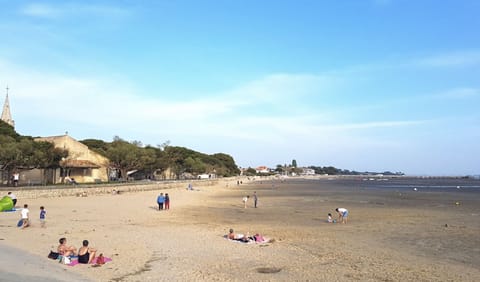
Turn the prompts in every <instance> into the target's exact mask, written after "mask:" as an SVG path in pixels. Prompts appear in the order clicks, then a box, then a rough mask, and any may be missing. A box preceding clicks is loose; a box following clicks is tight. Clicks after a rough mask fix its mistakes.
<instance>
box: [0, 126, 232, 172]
mask: <svg viewBox="0 0 480 282" xmlns="http://www.w3.org/2000/svg"><path fill="white" fill-rule="evenodd" d="M80 142H81V143H83V144H85V145H87V146H88V148H89V149H91V150H92V151H95V152H97V153H99V154H101V155H103V156H105V157H107V158H108V159H109V161H110V164H109V165H110V167H111V168H113V169H117V170H119V171H120V174H121V175H122V176H126V175H127V172H128V171H132V170H140V171H143V173H144V174H145V175H146V176H151V175H153V174H154V173H155V172H158V171H165V170H167V169H170V170H171V171H172V173H173V174H174V175H175V176H176V178H180V177H181V176H182V175H184V174H191V175H198V174H203V173H214V174H216V175H217V176H225V177H226V176H233V175H238V174H239V169H238V167H237V165H236V164H235V161H234V159H233V157H231V156H230V155H227V154H224V153H217V154H213V155H207V154H204V153H200V152H196V151H193V150H190V149H188V148H184V147H177V146H170V145H169V142H166V143H164V144H162V145H158V146H156V147H154V146H150V145H146V146H143V145H142V143H141V142H139V141H133V142H128V141H125V140H123V139H121V138H120V137H114V139H113V141H112V142H105V141H102V140H97V139H87V140H82V141H80ZM67 156H68V151H66V150H63V149H60V148H55V147H54V145H53V144H52V143H50V142H45V141H41V142H40V141H35V140H34V138H33V137H31V136H22V135H20V134H18V133H17V132H16V131H15V130H14V128H13V127H12V126H10V125H9V124H7V123H5V122H3V121H1V120H0V171H1V172H2V176H3V177H4V179H3V180H5V178H6V179H7V180H8V181H10V179H11V175H12V173H13V172H14V171H16V170H19V169H34V168H60V167H61V166H60V162H61V160H62V158H65V157H67Z"/></svg>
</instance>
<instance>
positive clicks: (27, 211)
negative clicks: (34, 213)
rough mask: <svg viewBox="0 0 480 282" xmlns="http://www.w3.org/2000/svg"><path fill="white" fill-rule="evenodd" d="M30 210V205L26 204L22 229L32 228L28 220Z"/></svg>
mask: <svg viewBox="0 0 480 282" xmlns="http://www.w3.org/2000/svg"><path fill="white" fill-rule="evenodd" d="M29 212H30V211H29V210H28V205H27V204H25V205H23V209H22V229H24V228H26V227H28V226H30V222H29V218H28V214H29Z"/></svg>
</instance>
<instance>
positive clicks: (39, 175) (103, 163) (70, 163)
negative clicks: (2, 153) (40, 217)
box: [20, 134, 109, 185]
mask: <svg viewBox="0 0 480 282" xmlns="http://www.w3.org/2000/svg"><path fill="white" fill-rule="evenodd" d="M35 141H44V142H50V143H52V144H53V145H54V146H55V148H59V149H62V150H66V151H67V152H68V155H67V157H65V158H64V159H62V160H61V161H60V163H59V165H60V167H59V168H38V169H28V170H22V171H20V184H22V185H38V184H58V183H67V184H68V183H69V182H68V181H67V180H69V179H70V180H71V181H70V183H95V182H107V181H108V175H109V174H108V173H109V160H108V159H107V158H106V157H104V156H102V155H100V154H98V153H95V152H93V151H91V150H90V149H89V148H88V147H87V146H86V145H84V144H82V143H80V142H78V141H77V140H75V139H74V138H72V137H70V136H68V135H67V134H65V135H61V136H50V137H39V138H35ZM72 180H74V181H72Z"/></svg>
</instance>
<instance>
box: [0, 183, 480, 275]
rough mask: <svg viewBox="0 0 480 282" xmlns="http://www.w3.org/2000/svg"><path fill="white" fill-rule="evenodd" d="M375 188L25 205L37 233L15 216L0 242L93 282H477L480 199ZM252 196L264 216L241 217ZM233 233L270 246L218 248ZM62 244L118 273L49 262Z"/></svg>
mask: <svg viewBox="0 0 480 282" xmlns="http://www.w3.org/2000/svg"><path fill="white" fill-rule="evenodd" d="M374 182H375V183H374ZM374 182H372V183H370V182H368V181H363V180H361V179H355V180H338V179H333V180H327V179H323V180H309V181H304V180H299V179H297V180H295V179H294V180H292V179H289V180H287V181H284V182H280V181H262V182H259V181H257V182H252V183H246V181H244V184H242V185H238V186H237V185H236V184H234V183H235V181H232V182H230V183H229V185H228V187H227V186H226V185H225V184H221V185H218V186H216V187H195V188H196V189H198V190H197V191H187V190H185V189H169V190H158V191H149V192H136V193H123V194H121V195H109V194H106V195H101V196H89V197H62V198H39V199H19V202H18V203H17V207H18V206H23V204H24V203H28V204H29V208H30V214H31V218H32V223H33V224H32V226H31V227H29V228H27V229H25V230H20V229H18V228H16V227H15V223H16V222H17V221H18V219H19V218H20V213H19V212H15V213H1V214H0V230H1V235H0V239H1V240H2V241H1V242H2V244H4V245H8V246H11V247H15V248H18V249H21V250H24V251H26V252H28V253H30V255H29V256H32V257H35V256H39V258H38V259H39V260H45V261H47V262H50V263H51V264H52V267H54V268H60V269H62V270H64V272H68V274H75V275H83V276H85V277H87V278H90V279H92V280H94V281H172V280H173V281H247V280H255V281H287V280H288V281H358V280H359V281H480V270H479V269H480V236H479V235H480V189H478V188H477V189H476V190H475V189H457V191H452V190H451V189H437V190H432V189H430V190H429V189H427V188H425V189H423V188H419V190H418V191H417V192H414V191H413V190H412V189H411V187H410V188H409V186H405V187H406V188H401V189H391V188H382V187H379V186H378V183H377V182H376V181H374ZM477 182H479V181H477ZM408 183H411V181H410V182H408ZM423 184H424V183H420V184H419V185H420V186H419V187H422V186H421V185H423ZM449 185H450V184H449ZM451 185H456V184H451ZM477 185H478V184H477ZM253 191H257V194H258V196H259V207H258V208H257V209H254V208H253V207H252V205H253V201H252V198H250V200H249V202H248V205H249V207H248V208H247V209H244V208H243V203H242V201H241V199H242V197H243V196H244V195H252V194H253ZM160 192H164V193H165V192H167V193H169V195H170V197H171V209H170V210H169V211H158V210H157V205H156V203H155V201H156V196H157V194H158V193H160ZM456 202H458V203H459V204H458V205H456V204H455V203H456ZM41 205H44V206H45V207H46V210H47V227H46V228H41V227H40V224H39V220H38V214H39V207H40V206H41ZM335 207H345V208H348V209H349V210H350V218H349V223H348V224H346V225H343V224H327V223H326V222H325V220H326V217H327V213H329V212H331V213H332V214H334V209H335ZM334 216H335V214H334ZM229 228H234V229H235V230H236V231H237V232H240V233H247V232H249V233H250V234H254V233H257V232H259V233H261V234H263V235H264V236H266V237H270V238H274V239H275V241H274V242H273V243H268V244H262V245H257V244H242V243H238V242H231V241H228V240H226V239H224V238H223V235H224V234H226V233H227V231H228V229H229ZM60 237H67V239H68V243H69V244H73V245H75V246H76V247H79V246H80V243H81V241H82V240H83V239H88V240H89V241H90V243H91V245H92V246H94V247H96V248H97V249H98V250H99V251H100V252H102V253H104V254H105V255H106V256H108V257H111V258H112V259H113V262H111V263H108V264H106V265H104V266H102V267H98V268H93V267H91V266H88V265H77V266H75V267H69V266H64V265H61V264H58V263H55V262H54V261H51V260H49V259H47V258H46V255H47V254H48V252H49V251H50V250H54V249H56V247H57V242H58V239H59V238H60ZM55 273H60V274H55V275H56V277H54V278H55V279H57V280H69V281H72V279H71V278H68V279H67V278H66V277H67V276H65V277H62V272H55ZM26 274H28V273H26ZM26 274H25V275H26ZM52 278H53V277H52ZM0 280H1V277H0Z"/></svg>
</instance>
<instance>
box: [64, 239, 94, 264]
mask: <svg viewBox="0 0 480 282" xmlns="http://www.w3.org/2000/svg"><path fill="white" fill-rule="evenodd" d="M58 243H59V245H58V247H57V252H58V254H59V255H61V256H63V257H72V256H78V263H83V264H89V263H92V262H93V260H94V259H95V255H96V253H97V250H96V249H95V248H92V247H89V246H88V245H89V242H88V240H83V242H82V246H81V247H80V249H78V251H77V248H75V247H74V246H68V245H67V238H65V237H62V238H60V240H58ZM100 258H103V254H100V255H99V256H98V258H97V264H99V261H100V262H101V261H102V260H101V259H100ZM99 259H100V260H99ZM100 264H101V263H100Z"/></svg>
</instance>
